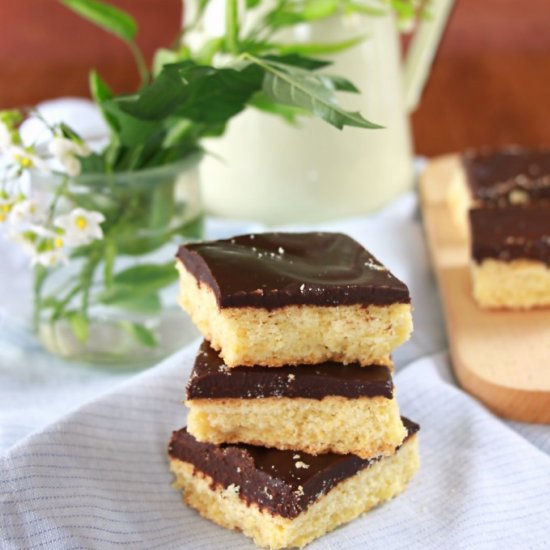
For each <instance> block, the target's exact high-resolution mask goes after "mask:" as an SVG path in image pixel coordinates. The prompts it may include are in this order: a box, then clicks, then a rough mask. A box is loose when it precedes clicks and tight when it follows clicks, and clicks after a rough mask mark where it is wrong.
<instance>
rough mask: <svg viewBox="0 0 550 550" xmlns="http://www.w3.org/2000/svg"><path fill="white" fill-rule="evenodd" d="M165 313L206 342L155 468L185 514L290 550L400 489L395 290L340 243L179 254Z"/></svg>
mask: <svg viewBox="0 0 550 550" xmlns="http://www.w3.org/2000/svg"><path fill="white" fill-rule="evenodd" d="M177 267H178V270H179V273H180V302H181V305H182V307H183V308H184V309H185V310H186V311H187V312H188V313H189V314H190V315H191V318H192V319H193V321H194V323H195V324H196V325H197V327H198V328H199V329H200V331H201V332H202V334H203V335H204V337H205V338H206V339H205V340H204V342H203V343H202V345H201V347H200V350H199V352H198V355H197V358H196V361H195V365H194V368H193V371H192V374H191V377H190V379H189V382H188V385H187V401H186V404H187V406H188V407H189V409H190V410H189V416H188V425H187V428H183V429H181V430H179V431H177V432H174V433H173V436H172V440H171V442H170V446H169V458H170V468H171V470H172V472H173V473H174V474H175V478H176V481H175V485H176V486H177V487H178V488H179V489H182V490H183V492H184V500H185V502H186V503H187V504H188V505H189V506H191V507H192V508H195V509H196V510H197V511H198V512H199V513H200V514H201V515H203V516H204V517H206V518H208V519H211V520H213V521H214V522H216V523H218V524H219V525H221V526H223V527H226V528H229V529H237V530H240V531H242V532H243V533H244V534H245V535H247V536H249V537H251V538H252V539H253V540H254V542H255V543H256V544H257V545H258V546H261V547H267V548H287V547H302V546H304V545H306V544H307V543H308V542H310V541H312V540H313V539H315V538H317V537H319V536H321V535H323V534H325V533H327V532H328V531H331V530H332V529H334V528H335V527H337V526H339V525H341V524H343V523H346V522H348V521H351V520H352V519H354V518H355V517H357V516H359V515H360V514H362V513H364V512H366V511H368V510H369V509H371V508H372V507H373V506H376V505H377V504H380V503H382V502H384V501H386V500H389V499H391V498H393V497H394V496H396V495H397V494H399V493H400V492H402V491H403V490H404V489H405V487H406V485H407V483H408V482H409V480H410V479H411V478H412V476H413V475H414V473H415V472H416V470H417V469H418V465H419V458H418V447H417V437H416V433H417V431H418V429H419V427H418V425H417V424H415V423H414V422H411V421H410V420H408V419H405V418H402V417H401V416H400V413H399V407H398V404H397V401H396V399H395V394H394V386H393V380H392V371H393V367H392V363H391V358H390V354H391V352H392V350H393V349H394V348H395V347H396V346H398V345H399V344H401V343H402V342H404V341H405V340H406V339H407V338H408V337H409V335H410V333H411V330H412V320H411V306H410V297H409V292H408V289H407V287H406V286H405V285H404V284H403V283H402V282H401V281H399V280H398V279H397V278H396V277H394V276H393V275H392V274H391V273H390V272H389V271H388V270H387V269H386V268H385V267H384V266H383V265H382V264H381V263H380V262H379V261H378V260H377V259H376V258H374V257H373V256H372V255H371V254H370V253H369V252H367V251H366V250H365V249H364V248H363V247H362V246H361V245H359V244H358V243H357V242H356V241H354V240H353V239H351V238H350V237H348V236H346V235H343V234H338V233H265V234H258V235H243V236H239V237H235V238H233V239H228V240H222V241H212V242H202V243H195V244H189V245H185V246H182V247H181V248H180V250H179V252H178V256H177Z"/></svg>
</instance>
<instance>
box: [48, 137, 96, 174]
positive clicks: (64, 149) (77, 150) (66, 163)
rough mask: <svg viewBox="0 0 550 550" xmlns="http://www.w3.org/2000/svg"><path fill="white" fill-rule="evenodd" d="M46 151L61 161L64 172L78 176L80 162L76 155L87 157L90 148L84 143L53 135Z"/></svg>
mask: <svg viewBox="0 0 550 550" xmlns="http://www.w3.org/2000/svg"><path fill="white" fill-rule="evenodd" d="M48 151H49V152H50V153H51V154H52V155H53V156H54V157H55V158H56V159H57V160H58V161H59V162H60V163H61V165H62V166H63V168H64V169H65V172H66V173H67V174H68V175H69V176H71V177H74V176H78V175H79V174H80V171H81V164H80V161H79V160H78V158H77V157H88V156H89V155H90V154H91V151H90V148H89V147H88V146H87V145H86V144H85V143H78V142H76V141H73V140H71V139H68V138H66V137H61V136H58V137H55V138H54V139H53V140H52V141H51V142H50V143H49V145H48Z"/></svg>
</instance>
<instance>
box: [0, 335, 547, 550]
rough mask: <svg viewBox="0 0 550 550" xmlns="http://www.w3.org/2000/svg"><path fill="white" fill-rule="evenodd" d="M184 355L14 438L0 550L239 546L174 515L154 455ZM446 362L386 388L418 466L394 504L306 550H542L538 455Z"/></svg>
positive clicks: (543, 500)
mask: <svg viewBox="0 0 550 550" xmlns="http://www.w3.org/2000/svg"><path fill="white" fill-rule="evenodd" d="M195 348H196V345H195V346H193V347H190V348H188V349H186V350H185V351H183V352H181V353H179V354H178V355H177V356H175V357H173V358H171V359H170V360H168V361H166V362H165V363H163V364H162V365H160V366H159V367H157V368H155V369H153V370H151V371H149V372H147V373H145V374H143V375H141V376H138V377H137V378H135V379H134V380H132V381H131V382H129V383H126V384H124V385H122V386H121V387H119V388H118V389H117V390H115V391H113V392H111V393H109V394H107V395H105V396H103V397H101V398H99V399H97V400H95V401H93V402H91V403H90V404H88V405H86V406H84V407H82V408H81V409H80V410H78V411H76V412H75V413H73V414H71V415H69V416H68V417H66V418H65V419H63V420H62V421H59V422H57V423H55V424H54V425H52V426H50V427H48V428H46V429H44V430H43V431H41V432H40V433H38V434H35V435H33V436H30V437H29V438H27V439H26V440H24V441H22V442H21V443H19V444H18V445H16V446H15V447H13V448H12V449H10V450H9V451H8V452H7V453H6V455H5V456H4V457H3V458H2V459H0V472H1V473H0V518H1V519H0V525H1V539H2V543H1V547H2V548H3V549H10V550H11V549H20V548H25V549H35V548H56V549H57V548H60V549H65V548H67V549H68V548H71V549H77V548H79V549H80V548H82V549H83V548H86V549H91V548H100V549H110V548H120V547H127V548H132V549H147V550H153V549H155V548H166V549H182V548H186V549H187V548H189V549H194V550H197V549H205V550H206V549H212V548H225V549H242V548H252V547H253V546H252V544H251V543H248V541H246V540H245V539H244V537H243V536H242V535H240V534H237V533H232V532H226V531H225V530H223V529H221V528H218V527H216V526H215V525H213V524H210V523H209V522H207V521H206V520H204V519H202V518H200V517H199V516H198V515H197V514H196V513H195V512H193V511H192V510H189V509H187V508H185V507H184V506H183V505H182V503H181V498H180V495H179V494H178V493H177V492H176V491H175V490H173V489H172V488H171V487H170V481H171V478H170V475H169V473H168V465H167V458H166V445H167V442H168V439H169V437H170V433H171V431H172V430H173V429H175V428H178V427H180V426H182V425H184V424H185V409H184V407H183V405H182V403H181V400H182V392H183V387H184V383H185V380H186V378H187V376H188V374H189V371H190V368H191V364H192V358H193V353H194V351H195ZM448 377H449V367H448V363H447V358H446V356H445V355H444V354H438V355H437V356H432V357H429V358H425V359H421V360H419V361H417V362H415V363H413V364H412V365H411V366H409V367H407V368H406V369H403V370H402V371H401V372H400V373H399V374H398V376H397V378H396V384H397V388H398V391H399V398H400V401H401V404H402V410H403V412H404V413H405V414H406V415H408V416H410V417H411V418H413V419H415V420H417V421H419V422H420V423H421V425H422V430H421V433H420V440H421V453H422V468H421V471H420V473H419V475H418V476H417V478H415V480H414V481H413V483H412V485H411V487H410V489H409V490H408V492H406V493H405V494H404V495H403V496H401V497H400V498H398V499H396V500H395V501H393V502H391V503H389V504H386V505H384V506H382V507H381V508H380V509H378V510H376V511H374V512H372V513H370V514H368V515H366V516H365V517H363V518H361V519H359V520H358V521H356V522H353V523H352V524H350V525H348V526H346V527H344V528H341V529H338V530H337V531H336V532H334V533H332V534H330V535H328V536H327V537H325V538H323V539H321V540H319V541H317V542H315V543H314V544H312V546H311V548H312V550H313V549H329V548H339V549H356V548H369V549H372V550H374V549H383V550H387V549H388V548H409V549H413V548H418V549H425V548H476V549H480V548H487V549H489V548H507V549H510V548H512V549H513V548H517V549H526V548H529V549H536V548H547V547H548V538H547V537H548V526H549V524H548V518H549V516H548V510H549V509H550V457H549V456H548V455H546V454H544V453H543V452H541V451H540V450H538V449H537V448H536V447H535V446H533V445H532V444H530V443H529V442H527V441H526V440H525V439H523V438H522V437H521V436H519V435H518V434H517V433H515V432H514V431H512V430H511V429H509V428H508V427H507V426H505V425H504V424H503V423H502V422H500V421H499V420H497V419H496V418H495V417H493V416H492V415H491V414H490V413H488V412H487V411H486V410H485V409H484V408H483V407H481V406H480V405H479V404H477V403H476V402H475V401H473V400H472V399H471V398H469V397H467V396H466V395H465V394H463V393H462V392H460V391H459V390H457V389H456V388H455V387H454V386H453V385H452V384H451V383H449V381H448Z"/></svg>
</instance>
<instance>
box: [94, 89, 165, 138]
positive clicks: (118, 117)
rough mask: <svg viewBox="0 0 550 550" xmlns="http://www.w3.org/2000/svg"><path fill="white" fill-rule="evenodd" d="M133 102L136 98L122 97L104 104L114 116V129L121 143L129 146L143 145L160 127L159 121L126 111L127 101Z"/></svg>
mask: <svg viewBox="0 0 550 550" xmlns="http://www.w3.org/2000/svg"><path fill="white" fill-rule="evenodd" d="M133 102H135V100H134V99H131V98H128V97H120V98H117V99H116V100H110V101H106V102H105V103H104V104H103V107H104V109H105V111H106V112H107V113H108V114H109V116H112V119H113V126H114V130H115V132H116V134H117V136H118V139H119V140H120V143H121V145H124V146H127V147H138V146H141V145H143V143H144V142H146V141H147V140H148V139H149V138H150V137H151V136H152V135H153V134H154V133H155V132H157V131H158V129H159V125H158V122H157V121H151V120H143V119H139V118H137V117H135V116H132V115H130V114H128V113H127V112H125V110H124V107H125V105H126V103H128V104H130V103H133Z"/></svg>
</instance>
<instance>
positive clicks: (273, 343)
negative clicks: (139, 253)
mask: <svg viewBox="0 0 550 550" xmlns="http://www.w3.org/2000/svg"><path fill="white" fill-rule="evenodd" d="M177 266H178V269H179V272H180V304H181V305H182V307H183V308H184V309H185V310H186V311H187V312H188V313H189V314H190V315H191V318H192V319H193V322H194V323H195V324H196V325H197V327H198V328H199V330H200V331H201V332H202V334H203V335H204V337H205V338H206V339H207V340H209V341H210V343H211V345H212V346H213V347H214V348H215V349H216V350H218V351H219V352H220V355H221V356H222V357H223V359H224V362H225V364H226V365H227V366H228V367H236V366H255V365H262V366H269V367H281V366H284V365H299V364H316V363H321V362H324V361H337V362H340V363H360V364H361V365H370V364H390V353H391V352H392V350H393V349H394V348H395V347H396V346H398V345H399V344H402V343H403V342H404V341H405V340H407V339H408V337H409V335H410V333H411V331H412V318H411V306H410V296H409V291H408V289H407V287H406V286H405V284H403V283H402V282H401V281H400V280H399V279H397V278H396V277H395V276H394V275H392V274H391V273H390V272H389V271H388V270H387V269H386V268H385V267H384V266H383V265H382V264H381V263H380V262H379V261H378V260H377V259H376V258H374V257H373V256H372V255H371V254H370V253H369V252H367V251H366V250H365V249H364V248H363V247H362V246H361V245H360V244H359V243H357V242H356V241H354V240H353V239H351V238H350V237H348V236H347V235H343V234H340V233H264V234H257V235H242V236H239V237H235V238H233V239H227V240H221V241H210V242H202V243H195V244H187V245H184V246H182V247H181V248H180V250H179V252H178V255H177Z"/></svg>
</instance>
